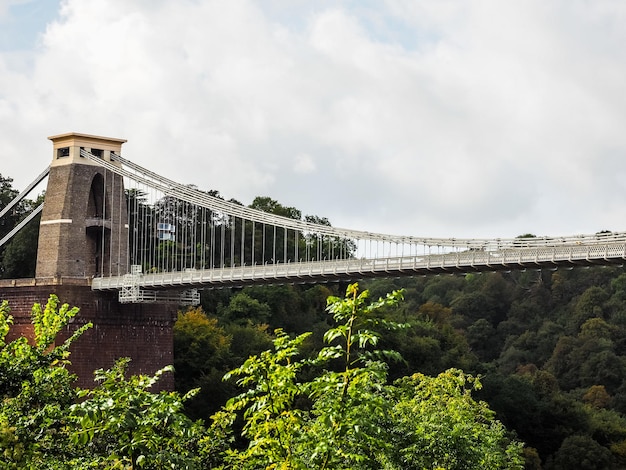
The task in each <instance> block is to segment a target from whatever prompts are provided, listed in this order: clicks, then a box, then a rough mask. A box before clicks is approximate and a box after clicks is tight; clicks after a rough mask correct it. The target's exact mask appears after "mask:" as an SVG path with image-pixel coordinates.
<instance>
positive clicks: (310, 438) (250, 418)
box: [209, 284, 521, 469]
mask: <svg viewBox="0 0 626 470" xmlns="http://www.w3.org/2000/svg"><path fill="white" fill-rule="evenodd" d="M401 299H402V293H401V292H400V291H395V292H392V293H391V294H388V295H387V296H386V297H385V298H380V299H378V300H377V301H374V302H370V301H369V299H368V292H367V291H362V292H359V289H358V285H356V284H353V285H350V286H348V288H347V290H346V296H345V298H338V297H330V298H329V299H328V307H327V311H328V312H329V313H330V314H331V315H332V316H333V320H334V321H335V326H333V327H332V328H330V329H329V330H328V331H327V332H326V334H325V335H324V341H325V343H326V346H325V347H324V348H322V349H321V350H320V351H319V352H318V353H317V355H315V356H314V357H312V358H307V357H302V356H301V355H300V354H301V350H302V345H303V344H304V343H305V341H306V340H307V338H308V337H309V334H308V333H305V334H302V335H299V336H297V337H295V338H293V339H292V338H290V337H289V336H288V335H287V334H285V333H284V332H282V331H280V330H278V331H277V332H276V334H277V337H276V339H275V340H274V348H273V350H268V351H264V352H262V353H260V354H259V355H255V356H252V357H250V358H249V359H248V360H246V361H245V363H244V364H243V365H242V366H241V367H239V368H236V369H234V370H233V371H231V372H230V373H229V374H227V378H237V383H238V385H240V386H241V387H243V388H244V392H243V393H241V394H240V395H238V396H236V397H234V398H233V399H231V400H229V402H228V403H227V404H226V406H225V408H224V410H223V411H222V412H219V413H217V414H216V415H215V416H214V419H213V424H212V426H211V428H210V430H209V434H213V435H215V436H218V438H217V439H216V441H219V442H221V443H224V444H223V445H224V447H223V448H222V449H221V451H220V453H221V456H222V457H221V458H222V460H221V463H222V464H223V465H224V467H225V468H237V469H240V468H241V469H245V468H250V469H253V468H294V469H299V468H301V469H305V468H318V469H324V468H329V469H330V468H332V469H342V468H345V469H348V468H349V469H359V468H362V469H370V468H372V469H373V468H389V469H391V468H425V467H422V466H420V465H422V464H423V463H425V462H431V463H436V464H437V465H442V464H446V465H450V467H449V468H521V445H520V444H519V443H515V442H513V441H510V440H509V439H507V437H506V430H505V429H504V427H503V426H502V425H501V424H499V423H497V422H496V421H495V419H494V415H493V412H491V411H489V409H488V407H487V405H486V404H485V403H482V402H475V401H474V400H473V399H472V398H471V396H470V390H469V389H466V388H465V383H466V382H467V383H468V384H469V383H472V384H474V385H475V386H476V387H477V386H478V383H479V382H478V381H477V380H476V379H474V378H473V377H471V376H466V375H464V374H462V373H460V372H459V371H450V372H448V375H445V376H440V377H439V378H437V379H433V380H432V381H429V380H428V378H426V377H425V376H420V377H418V376H416V377H414V378H412V379H405V380H404V381H403V382H398V383H397V384H396V385H389V384H388V382H387V364H386V363H385V362H384V361H383V360H382V359H386V360H396V359H398V358H399V355H398V354H397V353H396V352H393V351H390V350H383V349H379V347H378V346H379V345H380V342H381V338H382V334H381V332H382V331H394V330H399V329H404V328H406V327H407V325H404V324H400V323H396V322H393V321H390V320H386V319H384V318H383V317H381V316H380V315H379V314H380V312H381V311H384V310H385V309H387V308H390V307H394V306H396V305H397V304H398V302H399V301H400V300H401ZM306 377H309V379H308V380H307V379H306ZM412 409H419V410H420V411H419V412H418V413H417V414H413V413H412V411H411V410H412ZM450 410H453V412H454V413H453V416H451V415H450V412H449V411H450ZM416 417H419V419H416ZM238 420H241V422H242V423H243V427H242V431H241V436H242V437H243V439H244V440H243V441H242V443H241V446H240V447H239V448H238V447H232V446H229V445H228V444H227V443H228V439H229V436H235V435H236V430H235V424H236V423H237V422H238ZM437 423H440V425H439V432H440V433H441V432H442V430H443V429H444V428H445V429H447V432H448V434H446V435H443V434H442V436H443V439H442V441H441V448H440V449H438V450H434V448H435V447H436V446H437V443H435V442H434V441H438V440H439V439H440V436H438V435H437V432H436V429H437V426H438V425H437ZM442 423H446V424H445V425H444V424H442ZM429 427H430V430H429V431H428V432H426V429H427V428H429ZM466 432H469V433H470V435H469V436H465V437H463V435H464V434H465V433H466ZM448 435H449V436H455V438H456V440H454V439H449V438H448V437H447V436H448ZM425 442H428V446H426V447H424V446H423V445H422V444H424V443H425ZM470 448H472V449H473V450H471V449H470ZM443 449H446V450H445V452H447V453H448V454H453V455H455V456H456V457H457V459H456V460H454V458H453V457H449V458H448V459H447V460H446V459H445V458H444V457H443V454H441V452H444V451H443ZM440 454H441V456H440ZM433 459H435V460H436V459H439V460H441V462H435V460H433ZM460 462H462V466H461V464H460ZM406 465H409V466H408V467H407V466H406ZM411 465H415V466H411ZM433 468H434V467H433Z"/></svg>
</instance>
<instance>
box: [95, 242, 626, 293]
mask: <svg viewBox="0 0 626 470" xmlns="http://www.w3.org/2000/svg"><path fill="white" fill-rule="evenodd" d="M624 260H626V244H624V243H623V242H619V243H605V244H591V245H582V244H561V245H555V246H545V247H541V248H516V249H514V248H511V249H505V250H501V251H484V250H471V251H459V252H451V253H445V254H440V255H429V256H411V257H395V258H383V259H353V260H336V261H318V262H309V263H286V264H285V263H277V264H265V265H260V266H242V267H233V268H222V269H205V270H186V271H180V272H168V273H149V274H142V275H139V276H138V277H137V278H136V285H137V286H139V287H141V288H152V289H163V288H183V287H191V286H194V287H198V288H203V287H205V288H206V287H208V288H210V287H226V286H228V287H236V286H245V285H248V284H256V283H298V282H312V281H322V282H323V281H337V280H344V279H359V278H366V277H372V276H383V277H384V276H401V275H416V274H429V273H446V272H448V273H469V272H483V271H503V270H519V269H522V270H524V269H543V268H558V267H562V266H589V265H606V264H622V263H624ZM124 282H125V277H123V276H122V277H107V278H96V279H94V280H93V283H92V288H93V289H98V290H107V289H121V288H123V284H124Z"/></svg>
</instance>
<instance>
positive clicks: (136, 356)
mask: <svg viewBox="0 0 626 470" xmlns="http://www.w3.org/2000/svg"><path fill="white" fill-rule="evenodd" d="M52 293H54V294H56V295H57V297H58V298H59V300H60V302H61V303H67V304H69V305H70V306H76V307H79V308H80V312H79V313H78V315H77V316H76V317H75V318H74V320H73V322H72V323H71V324H70V325H68V326H67V327H66V329H65V331H64V332H63V335H62V338H61V341H63V340H64V339H65V338H67V337H68V336H69V335H71V333H72V332H73V331H75V330H76V329H77V328H79V327H80V326H82V325H84V324H85V323H88V322H91V323H93V327H92V328H90V329H89V330H87V331H86V332H85V333H84V334H83V335H82V336H81V337H80V338H79V339H78V340H77V341H76V342H75V343H74V345H73V346H72V348H71V349H70V351H71V353H72V354H71V356H70V361H71V362H72V365H71V367H70V370H71V371H72V372H74V373H75V374H77V376H78V382H77V385H79V386H81V387H91V386H93V385H94V381H93V372H94V370H96V369H101V368H104V369H108V368H110V367H111V366H112V365H113V364H114V363H115V361H116V359H118V358H120V357H130V358H131V362H130V365H129V373H131V374H139V373H144V374H153V373H154V372H156V371H157V370H159V369H160V368H162V367H164V366H166V365H171V364H173V362H174V357H173V325H174V321H175V319H176V307H175V306H172V305H163V304H120V303H119V302H118V301H117V292H100V291H92V290H91V287H90V286H89V285H88V280H87V279H57V280H54V281H49V280H45V281H42V280H36V279H21V280H20V279H18V280H0V300H7V301H8V302H9V306H10V308H11V315H12V316H13V318H14V325H13V327H12V328H11V331H10V333H9V335H10V336H9V340H11V339H14V338H15V337H18V336H19V335H25V336H27V337H29V338H31V339H32V337H33V327H32V322H31V309H32V306H33V304H34V303H40V304H42V306H43V305H45V304H46V302H47V300H48V297H49V296H50V294H52ZM158 388H159V389H165V390H173V388H174V377H173V375H172V374H165V375H164V376H163V377H162V378H161V380H160V381H159V387H158Z"/></svg>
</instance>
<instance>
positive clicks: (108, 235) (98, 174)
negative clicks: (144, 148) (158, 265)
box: [36, 132, 128, 279]
mask: <svg viewBox="0 0 626 470" xmlns="http://www.w3.org/2000/svg"><path fill="white" fill-rule="evenodd" d="M48 138H49V139H50V140H51V141H52V144H53V157H52V164H51V166H50V175H49V176H48V188H47V190H46V196H45V199H44V208H43V212H42V215H41V223H40V228H39V247H38V251H37V268H36V278H38V279H43V278H54V279H61V278H92V277H94V276H100V275H104V276H107V275H116V276H117V275H123V274H126V273H127V272H128V244H127V240H128V217H127V209H126V199H125V194H124V184H123V178H122V177H121V176H118V175H116V174H115V173H112V172H111V171H108V170H106V169H105V168H104V167H102V166H100V165H98V164H97V163H95V162H92V161H91V160H89V159H88V158H85V157H82V156H81V155H80V150H81V149H85V150H87V151H89V152H90V153H91V154H93V155H95V156H97V157H99V158H102V159H103V160H106V161H108V162H111V163H112V164H114V165H120V164H119V163H118V162H115V161H112V160H111V152H115V153H116V154H118V155H119V154H120V153H121V149H122V144H123V143H124V142H126V140H123V139H114V138H109V137H99V136H94V135H88V134H77V133H73V132H72V133H68V134H60V135H55V136H52V137H48Z"/></svg>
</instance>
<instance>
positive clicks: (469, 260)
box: [81, 150, 626, 302]
mask: <svg viewBox="0 0 626 470" xmlns="http://www.w3.org/2000/svg"><path fill="white" fill-rule="evenodd" d="M81 156H83V157H85V158H88V159H90V160H91V161H93V162H95V163H97V164H98V165H101V166H103V167H105V168H106V169H107V170H110V171H111V172H114V173H115V174H117V175H120V176H121V177H123V179H124V183H125V185H126V191H125V192H126V199H127V201H126V203H127V212H128V216H129V221H128V231H129V236H128V243H129V245H128V253H129V255H130V263H131V264H132V265H136V266H138V268H131V273H130V276H131V277H130V278H126V276H108V277H104V276H102V277H96V278H94V279H93V281H92V288H94V289H117V290H122V289H124V293H123V294H121V295H122V297H123V298H124V299H130V300H129V301H136V302H140V301H154V300H153V299H155V298H156V296H157V294H156V293H155V292H157V291H158V292H163V293H164V291H167V290H171V291H174V290H182V289H185V288H194V287H195V288H219V287H237V286H245V285H249V284H260V283H265V284H270V283H271V284H278V283H293V282H315V281H320V280H322V281H323V282H332V281H343V280H356V279H361V278H364V277H373V276H380V277H388V276H402V275H409V276H410V275H416V274H428V273H444V272H448V273H466V272H476V271H479V272H480V271H499V270H511V269H525V268H526V267H528V266H533V267H537V268H539V269H541V268H543V267H552V268H553V267H555V266H560V265H564V266H570V265H573V264H576V263H583V264H590V263H593V262H601V263H605V264H606V263H608V262H609V261H612V262H623V260H624V258H625V256H624V253H625V247H626V234H625V233H624V232H613V233H607V234H594V235H578V236H569V237H533V238H514V239H503V238H496V239H459V238H424V237H414V236H399V235H389V234H381V233H373V232H366V231H360V230H350V229H344V228H336V227H332V226H330V225H329V224H324V223H315V222H317V221H315V222H314V221H313V219H312V218H311V219H304V220H303V219H302V218H301V216H299V215H296V218H289V217H284V216H279V215H276V214H271V213H268V212H264V211H261V210H257V209H252V208H249V207H246V206H243V205H241V204H238V203H235V202H231V201H225V200H223V199H221V198H219V197H217V196H215V195H213V194H210V193H207V192H203V191H200V190H198V189H197V188H195V187H194V186H189V185H182V184H180V183H176V182H174V181H172V180H170V179H168V178H165V177H163V176H161V175H158V174H156V173H154V172H151V171H149V170H146V169H145V168H142V167H141V166H139V165H137V164H135V163H132V162H131V161H129V160H126V159H124V158H122V157H121V156H119V155H117V154H115V153H111V161H108V160H106V159H103V158H101V157H96V156H94V155H92V154H90V153H89V152H87V151H85V150H81ZM131 186H132V188H131ZM589 247H593V248H594V249H592V250H590V249H587V248H589ZM112 251H114V250H112ZM118 252H119V250H118ZM132 269H140V270H139V271H137V272H135V273H133V270H132ZM133 275H134V276H135V277H132V276H133ZM164 294H165V293H164ZM176 296H178V293H177V294H176ZM192 297H193V296H192Z"/></svg>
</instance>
